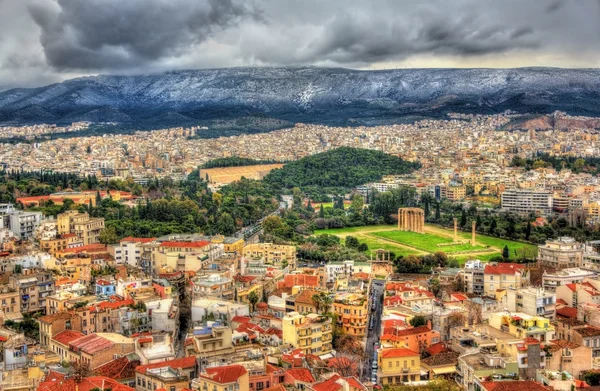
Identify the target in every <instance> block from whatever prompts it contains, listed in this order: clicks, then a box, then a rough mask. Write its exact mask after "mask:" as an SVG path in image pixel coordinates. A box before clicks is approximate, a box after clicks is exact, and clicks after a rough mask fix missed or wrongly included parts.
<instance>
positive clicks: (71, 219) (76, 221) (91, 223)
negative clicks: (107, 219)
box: [56, 210, 104, 245]
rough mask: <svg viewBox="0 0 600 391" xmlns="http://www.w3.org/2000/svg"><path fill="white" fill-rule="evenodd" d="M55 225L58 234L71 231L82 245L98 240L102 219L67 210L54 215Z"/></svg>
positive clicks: (102, 224) (101, 228) (102, 226)
mask: <svg viewBox="0 0 600 391" xmlns="http://www.w3.org/2000/svg"><path fill="white" fill-rule="evenodd" d="M56 226H57V228H58V233H59V235H64V234H69V233H73V234H75V235H77V238H79V240H81V241H82V242H83V244H84V245H86V244H94V243H99V242H100V240H99V239H100V233H101V232H102V230H104V219H103V218H101V217H90V215H89V214H87V213H79V212H77V211H75V210H68V211H66V212H65V213H61V214H59V215H58V216H56Z"/></svg>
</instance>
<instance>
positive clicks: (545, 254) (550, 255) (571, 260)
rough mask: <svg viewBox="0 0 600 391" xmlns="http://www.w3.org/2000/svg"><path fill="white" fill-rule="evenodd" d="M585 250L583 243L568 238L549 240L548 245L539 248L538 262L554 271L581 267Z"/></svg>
mask: <svg viewBox="0 0 600 391" xmlns="http://www.w3.org/2000/svg"><path fill="white" fill-rule="evenodd" d="M583 248H584V246H583V245H582V244H581V243H578V242H576V241H575V239H573V238H570V237H568V236H562V237H560V238H558V239H556V240H548V241H546V244H543V245H540V246H538V262H539V263H540V265H542V266H547V267H551V268H554V269H565V268H573V267H581V266H582V261H583Z"/></svg>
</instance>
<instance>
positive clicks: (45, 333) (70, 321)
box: [38, 312, 81, 347]
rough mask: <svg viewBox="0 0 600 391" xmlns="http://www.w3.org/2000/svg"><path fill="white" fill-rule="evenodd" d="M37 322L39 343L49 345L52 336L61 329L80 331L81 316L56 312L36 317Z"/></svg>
mask: <svg viewBox="0 0 600 391" xmlns="http://www.w3.org/2000/svg"><path fill="white" fill-rule="evenodd" d="M38 323H39V324H40V344H41V345H42V346H48V347H49V346H50V341H51V340H52V338H53V337H54V336H55V335H57V334H58V333H60V332H62V331H65V330H72V331H81V317H80V316H79V315H77V314H74V313H69V312H57V313H55V314H52V315H46V316H42V317H41V318H39V319H38Z"/></svg>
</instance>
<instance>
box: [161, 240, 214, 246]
mask: <svg viewBox="0 0 600 391" xmlns="http://www.w3.org/2000/svg"><path fill="white" fill-rule="evenodd" d="M209 244H210V242H207V241H205V240H200V241H197V242H162V243H161V244H160V246H161V247H181V248H202V247H204V246H208V245H209Z"/></svg>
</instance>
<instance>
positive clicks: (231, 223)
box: [217, 212, 236, 236]
mask: <svg viewBox="0 0 600 391" xmlns="http://www.w3.org/2000/svg"><path fill="white" fill-rule="evenodd" d="M217 230H218V232H219V233H220V234H221V235H225V236H229V235H233V234H234V233H235V231H236V228H235V220H234V219H233V217H231V215H230V214H229V213H227V212H224V213H222V214H221V216H220V217H219V221H218V222H217Z"/></svg>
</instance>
